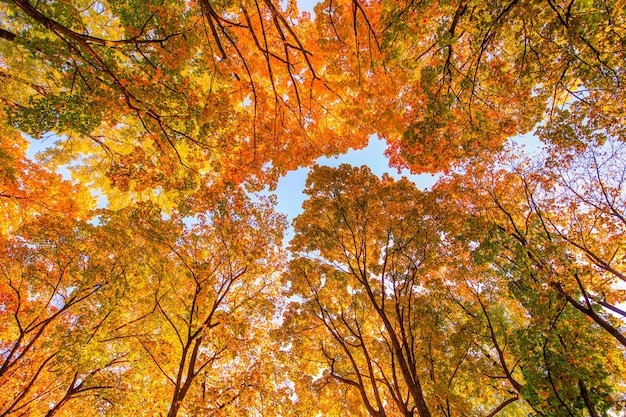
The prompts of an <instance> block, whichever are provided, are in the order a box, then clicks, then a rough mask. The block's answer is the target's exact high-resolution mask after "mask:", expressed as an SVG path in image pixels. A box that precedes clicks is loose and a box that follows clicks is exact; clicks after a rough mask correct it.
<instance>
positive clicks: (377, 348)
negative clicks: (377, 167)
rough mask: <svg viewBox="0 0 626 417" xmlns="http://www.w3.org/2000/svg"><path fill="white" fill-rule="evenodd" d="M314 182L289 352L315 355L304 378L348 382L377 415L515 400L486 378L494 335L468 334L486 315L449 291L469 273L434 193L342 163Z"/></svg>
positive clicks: (293, 285) (470, 408) (298, 240)
mask: <svg viewBox="0 0 626 417" xmlns="http://www.w3.org/2000/svg"><path fill="white" fill-rule="evenodd" d="M307 187H308V188H307V190H306V193H307V194H308V195H309V196H310V199H309V200H307V201H306V202H305V204H304V209H305V210H304V213H303V214H302V215H301V216H299V217H298V218H297V219H296V221H295V229H296V235H295V237H294V240H293V241H292V250H293V251H294V253H295V254H296V256H295V258H294V259H293V260H292V261H291V264H290V269H289V273H288V275H287V287H288V288H289V292H288V294H287V295H289V296H291V297H295V298H296V301H294V302H293V303H292V305H291V307H290V311H289V316H288V317H289V319H288V323H289V324H288V326H292V327H289V329H290V333H291V334H296V335H298V336H297V338H292V339H290V340H291V342H292V343H293V347H292V350H293V352H294V355H295V356H300V355H302V356H304V358H302V359H300V361H301V362H302V363H306V362H311V366H310V369H308V368H307V370H306V372H307V373H308V377H309V378H313V380H315V379H318V383H317V385H319V384H321V383H322V381H319V380H323V381H324V382H325V383H328V384H331V385H330V386H331V387H332V388H331V390H332V389H335V388H334V386H335V385H339V386H341V385H344V388H340V389H342V390H345V391H347V392H346V393H345V394H343V395H345V396H346V397H347V398H349V400H348V401H355V400H357V398H358V400H359V401H360V403H361V407H362V408H360V407H356V408H352V407H355V406H354V405H352V404H350V405H349V406H348V407H351V408H348V410H349V411H348V412H349V413H355V414H360V413H365V412H367V413H368V414H369V415H371V416H384V415H402V416H412V415H419V416H430V415H445V416H450V415H454V414H459V413H461V414H465V415H470V414H472V415H473V413H476V412H477V411H478V410H479V409H489V407H490V408H492V409H498V408H500V409H501V408H504V407H506V406H507V405H509V404H510V403H512V402H513V401H514V400H516V399H517V395H519V394H516V396H515V397H511V395H510V394H509V395H508V396H507V388H506V387H502V386H501V385H500V386H498V385H499V384H498V385H495V384H494V385H493V386H491V387H490V389H489V390H485V387H483V386H481V385H480V381H481V380H482V379H483V376H482V374H481V373H482V372H485V373H487V374H489V373H491V374H493V365H492V364H491V361H489V362H487V361H486V360H485V358H484V353H483V352H484V349H485V347H484V346H485V345H487V346H489V344H490V343H486V344H484V345H483V344H481V343H480V342H478V343H476V342H475V341H473V340H472V334H471V333H472V331H476V330H475V328H476V327H477V324H476V320H480V317H479V316H477V315H475V314H471V315H470V317H469V318H468V316H467V314H466V313H467V310H466V309H459V308H458V306H457V304H458V303H459V301H458V300H457V299H455V297H454V296H451V295H450V294H449V291H450V290H451V288H454V287H455V285H456V284H454V282H456V281H455V280H457V279H458V280H460V282H462V281H461V277H457V276H456V275H455V272H458V271H454V270H453V268H452V265H453V264H454V262H453V261H451V260H449V259H448V257H451V258H454V257H455V256H461V255H462V253H449V252H447V250H448V249H447V248H446V245H445V236H444V230H443V229H442V224H441V223H442V221H443V220H444V218H445V217H447V215H446V213H443V212H441V211H438V210H437V209H436V206H437V204H436V202H435V200H433V199H431V198H430V196H429V194H428V193H422V192H420V191H418V190H417V189H416V188H415V187H414V186H412V185H411V184H410V183H409V182H408V181H407V180H406V179H404V180H401V181H398V182H395V181H393V180H392V179H391V178H390V177H383V178H382V179H378V178H377V177H375V176H374V175H372V174H371V172H369V170H368V169H367V168H365V167H362V168H350V167H348V166H346V165H342V166H341V167H340V168H338V169H336V170H334V169H331V168H326V167H317V168H316V169H315V170H314V171H313V172H312V173H311V176H310V177H309V179H308V182H307ZM451 281H452V282H453V283H451ZM466 291H467V290H466ZM475 296H478V294H475ZM483 297H484V295H483ZM479 299H480V298H479ZM473 301H474V302H476V299H474V300H473ZM461 305H462V304H461ZM472 329H474V330H472ZM480 333H483V334H484V332H480ZM492 342H494V343H496V346H497V341H494V340H492ZM305 346H314V350H313V351H310V350H311V349H310V348H309V351H310V353H308V354H304V353H303V352H305V351H306V347H305ZM477 348H478V349H483V351H482V352H481V351H480V350H477ZM486 349H490V347H487V348H486ZM501 365H502V366H504V364H497V365H496V370H497V369H498V367H499V366H501ZM511 379H512V378H511ZM303 389H304V387H303ZM350 390H352V394H350V393H349V391H350ZM481 391H482V392H481ZM470 393H471V395H468V394H470ZM298 395H300V393H299V392H298ZM348 396H349V397H348ZM354 397H356V398H354ZM353 398H354V399H353ZM496 401H498V402H496ZM513 407H514V408H515V409H518V408H516V406H515V405H514V406H513ZM494 414H495V412H494Z"/></svg>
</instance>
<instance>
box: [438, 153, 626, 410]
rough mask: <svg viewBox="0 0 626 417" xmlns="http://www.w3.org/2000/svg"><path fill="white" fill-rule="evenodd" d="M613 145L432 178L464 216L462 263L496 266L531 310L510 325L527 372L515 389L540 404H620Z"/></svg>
mask: <svg viewBox="0 0 626 417" xmlns="http://www.w3.org/2000/svg"><path fill="white" fill-rule="evenodd" d="M620 147H621V145H620V142H615V141H612V142H611V143H610V144H608V145H607V146H606V147H605V148H597V147H595V148H594V147H591V148H589V149H588V150H587V152H586V153H583V154H578V155H577V154H573V155H569V157H568V158H567V159H566V160H560V161H559V163H560V164H561V165H558V164H555V161H554V159H553V158H552V157H548V158H546V159H545V160H544V161H541V160H540V161H528V160H525V159H521V160H520V159H517V160H516V159H513V158H511V157H510V156H509V157H508V158H509V159H508V160H509V161H514V162H513V165H512V167H510V168H511V169H509V170H507V169H504V168H505V167H504V166H500V167H493V168H491V169H485V168H480V167H479V168H476V167H469V166H468V171H467V172H466V173H464V174H463V175H459V176H456V177H453V179H452V180H451V181H450V182H448V183H442V184H441V185H440V187H441V190H445V192H444V194H443V196H445V197H443V198H445V199H446V200H447V201H450V205H451V206H455V207H456V210H459V211H458V212H457V213H458V214H457V215H458V216H459V217H463V216H468V218H469V219H471V222H470V223H469V224H468V226H466V227H467V228H466V229H465V232H464V233H466V234H465V235H464V236H463V239H464V240H465V241H466V244H467V245H468V246H470V249H471V252H472V253H473V257H472V259H471V261H466V263H465V265H473V264H477V265H481V264H482V265H485V266H486V267H488V268H489V269H488V270H493V271H498V274H500V275H501V278H499V280H501V281H500V282H501V284H500V286H501V287H505V286H506V287H507V288H508V291H510V294H511V296H512V297H513V298H515V299H516V300H517V302H519V303H520V305H519V307H518V308H522V309H523V310H525V316H526V317H527V318H528V319H529V322H528V324H527V327H526V329H523V330H520V331H519V332H516V336H517V341H516V342H515V343H516V344H517V346H516V347H515V348H514V350H517V353H516V355H518V359H517V361H516V362H515V363H516V365H517V366H519V367H520V370H521V371H522V373H523V375H524V379H525V380H526V385H525V387H524V388H523V389H522V390H521V391H520V394H521V395H522V396H523V397H524V398H525V399H526V401H527V402H529V403H530V404H531V405H532V406H533V408H535V409H536V410H537V411H538V412H542V413H548V414H550V413H555V414H558V415H560V414H563V415H581V414H584V413H588V414H590V415H600V414H602V413H604V412H605V410H606V409H609V408H614V409H615V410H619V409H620V407H621V405H620V403H619V400H618V398H619V393H620V392H621V391H622V388H621V387H620V386H619V385H620V384H616V383H615V382H616V381H617V380H620V379H621V375H622V374H623V360H622V353H621V350H622V349H623V346H624V344H623V335H622V333H621V331H620V330H619V329H620V328H621V326H622V324H621V323H622V320H623V313H622V312H621V309H620V308H619V307H618V306H617V305H619V304H620V303H621V302H622V291H621V290H619V289H618V288H617V286H616V284H617V281H618V280H619V274H620V270H621V262H620V261H619V259H621V257H620V255H619V253H620V251H621V250H622V249H621V247H622V246H621V245H620V244H619V243H617V242H618V241H619V240H620V239H621V238H622V235H623V233H621V232H620V230H621V229H622V227H623V222H622V221H621V220H620V218H619V216H616V214H619V210H620V209H618V207H621V205H622V203H621V200H622V198H623V196H622V192H621V183H622V181H623V180H622V178H623V171H624V169H623V161H622V158H621V157H620V156H617V154H616V153H615V151H616V149H619V148H620ZM566 161H568V162H566ZM542 162H543V163H545V165H543V163H542ZM581 167H583V169H581ZM590 168H591V169H590ZM602 190H604V191H602ZM611 207H613V210H611ZM457 229H458V227H457ZM472 246H473V248H472ZM594 254H595V257H594V256H592V255H594ZM491 273H493V272H491ZM616 273H617V274H616ZM490 292H492V291H490ZM501 303H502V301H501V300H498V304H501ZM481 309H482V310H483V313H484V314H485V315H487V314H488V310H489V308H486V307H485V306H483V305H482V303H481ZM489 327H492V326H491V324H489ZM620 345H621V346H620ZM590 384H593V385H595V386H594V387H593V388H592V389H590V388H589V385H590ZM613 390H615V394H612V392H613ZM616 412H617V411H616Z"/></svg>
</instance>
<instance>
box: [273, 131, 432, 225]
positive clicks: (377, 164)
mask: <svg viewBox="0 0 626 417" xmlns="http://www.w3.org/2000/svg"><path fill="white" fill-rule="evenodd" d="M386 146H387V145H386V144H385V142H384V141H382V140H380V139H378V138H377V137H375V136H372V137H371V138H370V140H369V144H368V146H367V147H365V148H363V149H361V150H350V151H349V152H348V153H345V154H342V155H339V156H337V157H330V158H328V157H321V158H319V159H318V160H317V164H319V165H325V166H330V167H335V168H336V167H338V166H339V165H341V164H350V165H354V166H361V165H367V166H368V167H369V168H370V169H371V170H372V172H373V173H374V174H376V175H378V176H382V175H383V174H384V173H388V174H390V175H391V176H393V177H394V178H397V179H400V178H401V177H403V176H404V177H407V178H408V179H410V180H411V181H413V182H414V183H415V184H416V185H417V186H418V187H419V188H420V189H425V188H429V187H431V186H432V185H433V184H434V183H435V181H436V177H435V176H432V175H429V174H423V175H413V174H411V173H409V172H408V171H407V170H403V171H402V172H400V173H398V171H397V169H395V168H390V167H389V160H388V159H387V157H385V155H384V152H385V149H386ZM309 171H310V169H309V168H300V169H298V170H296V171H292V172H290V173H288V174H287V175H285V176H284V177H282V178H281V179H280V180H279V181H278V186H277V187H276V191H275V192H274V193H273V194H276V197H277V198H278V205H277V207H276V208H277V210H278V211H280V212H281V213H284V214H286V215H287V217H288V218H289V220H290V221H291V220H293V219H294V218H295V217H296V216H297V215H298V214H300V213H301V212H302V202H303V201H304V198H305V195H304V194H303V190H304V183H305V182H306V178H307V175H308V173H309Z"/></svg>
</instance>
